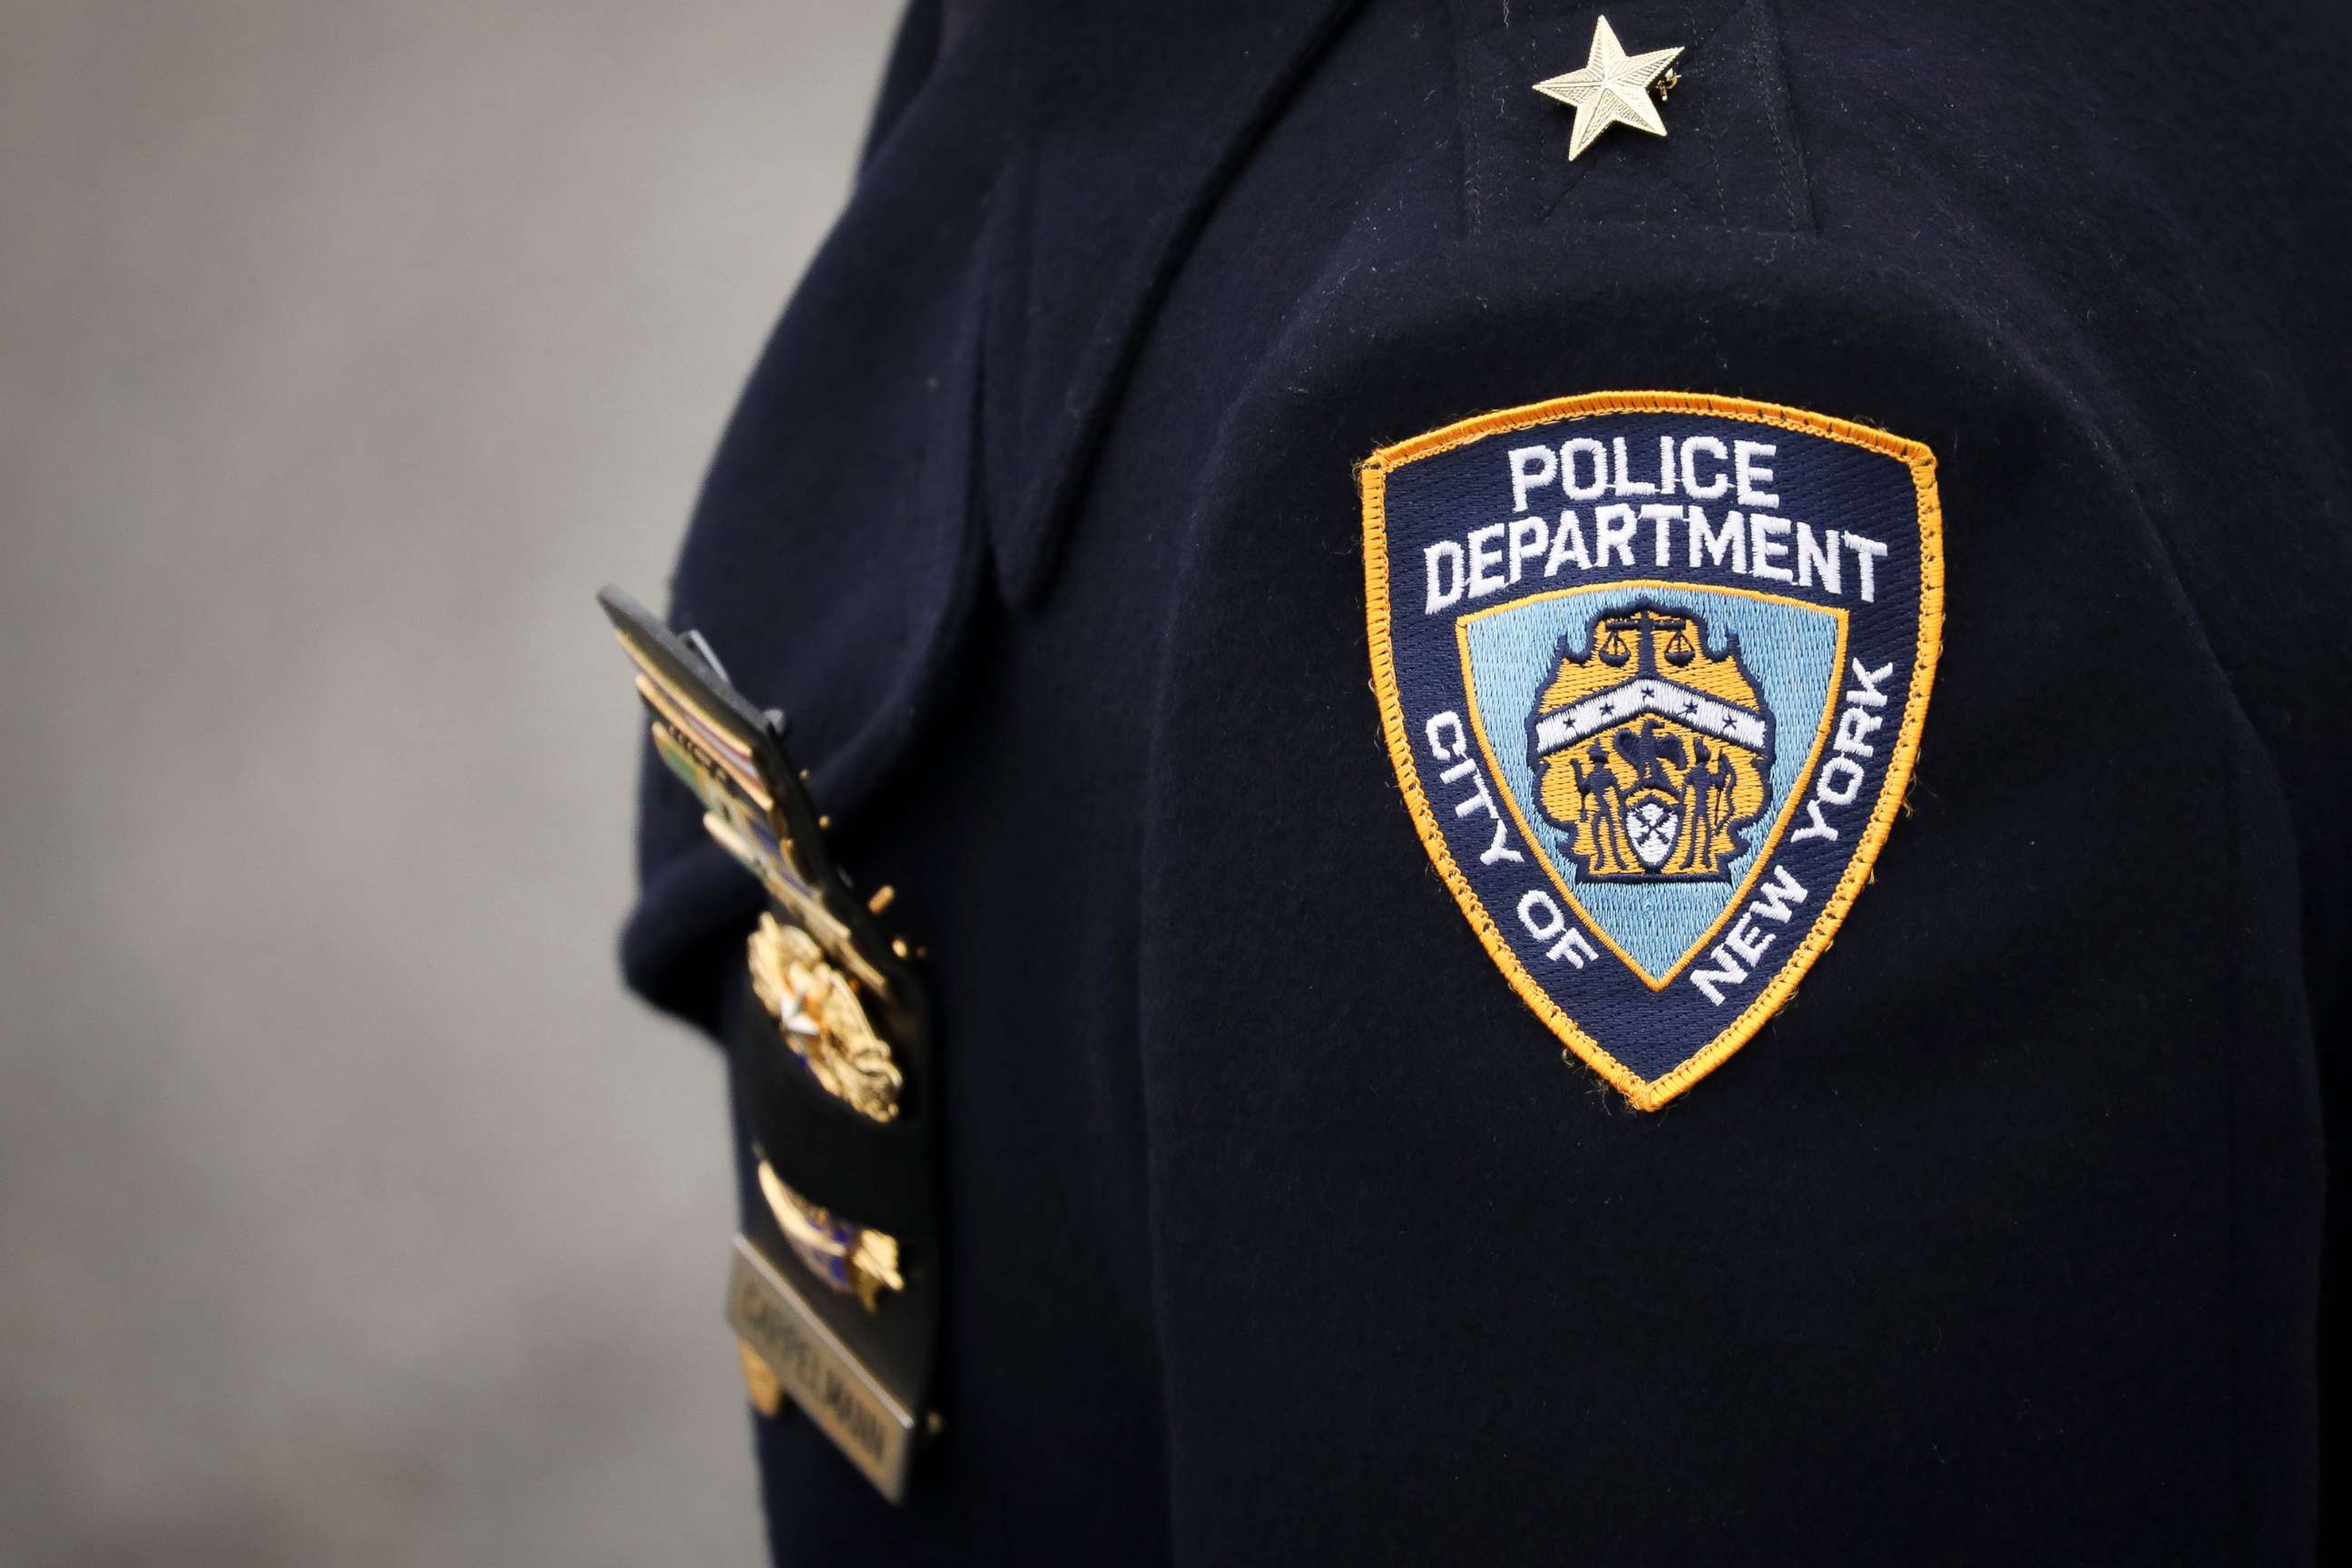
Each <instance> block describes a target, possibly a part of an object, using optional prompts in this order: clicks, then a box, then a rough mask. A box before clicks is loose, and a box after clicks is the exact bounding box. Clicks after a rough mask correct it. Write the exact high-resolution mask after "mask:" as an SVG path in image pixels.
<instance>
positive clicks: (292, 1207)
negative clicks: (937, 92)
mask: <svg viewBox="0 0 2352 1568" xmlns="http://www.w3.org/2000/svg"><path fill="white" fill-rule="evenodd" d="M892 11H893V7H891V6H889V5H884V4H881V3H879V0H876V3H873V4H864V3H859V0H831V3H824V0H782V3H778V0H764V3H761V4H757V5H743V4H739V5H712V4H709V3H707V0H682V3H679V0H673V3H671V4H667V5H620V4H599V3H593V0H577V3H572V4H553V3H546V4H520V3H512V0H468V3H464V4H459V3H457V0H384V3H383V4H377V5H317V4H302V3H299V0H242V3H238V0H218V3H215V4H172V3H169V0H114V3H111V4H101V3H97V0H82V3H73V0H8V3H7V4H6V5H5V6H0V653H5V668H4V669H0V910H5V923H0V1031H5V1034H4V1035H0V1561H5V1562H6V1563H10V1564H16V1563H100V1564H104V1563H165V1562H169V1563H205V1564H208V1563H652V1562H660V1563H673V1562H687V1561H693V1562H749V1561H751V1560H753V1559H754V1558H755V1557H756V1555H757V1553H758V1551H759V1521H758V1516H757V1508H756V1502H755V1499H754V1496H753V1491H752V1480H751V1463H750V1459H749V1456H748V1453H747V1449H746V1435H745V1428H744V1416H743V1414H742V1403H741V1398H742V1396H741V1392H740V1383H739V1381H738V1376H737V1372H736V1366H735V1356H734V1351H733V1347H732V1344H731V1342H730V1339H729V1337H728V1336H727V1334H726V1332H725V1331H724V1330H723V1329H722V1328H721V1327H720V1325H719V1289H720V1284H721V1267H722V1264H723V1260H724V1247H725V1243H726V1238H727V1235H728V1229H729V1214H728V1194H727V1188H726V1181H727V1174H726V1164H725V1144H724V1110H723V1105H722V1100H721V1082H720V1077H719V1064H718V1062H717V1060H716V1058H715V1057H714V1056H713V1055H712V1054H711V1053H710V1052H709V1050H708V1049H707V1048H705V1047H702V1046H701V1045H700V1044H699V1042H698V1041H697V1040H695V1039H693V1038H690V1037H688V1036H687V1035H685V1034H684V1033H682V1032H680V1031H678V1030H677V1029H674V1028H672V1027H670V1026H667V1025H665V1024H662V1023H660V1022H659V1021H657V1020H656V1019H655V1018H653V1017H652V1016H650V1015H648V1014H646V1012H644V1011H643V1010H642V1009H641V1008H639V1007H637V1006H636V1005H635V1004H634V1003H631V1002H629V1001H628V1000H627V999H626V998H625V996H624V994H623V993H622V992H621V990H620V988H619V986H618V984H617V982H616V981H615V979H614V971H613V961H612V949H613V939H614V929H615V926H616V923H617V921H618V919H619V917H620V915H621V913H622V912H623V910H624V907H625V901H626V898H627V887H628V876H627V863H628V844H629V816H628V805H629V794H630V773H631V769H632V766H633V763H634V760H635V752H634V749H633V747H634V741H633V737H634V735H635V733H636V732H637V731H636V725H635V720H634V716H633V704H632V700H631V699H630V697H629V695H628V688H627V679H626V677H625V668H624V665H623V663H622V659H621V656H620V654H619V652H618V651H617V649H615V648H614V646H613V645H612V642H611V640H610V638H609V637H608V636H607V635H606V634H605V632H604V628H603V624H602V621H601V619H600V618H599V616H597V613H596V610H595V607H594V605H593V603H592V602H591V595H592V594H593V590H594V589H595V588H596V586H597V585H598V584H600V583H602V582H604V581H605V580H607V579H610V580H613V581H617V582H620V583H623V584H628V585H630V586H632V587H634V588H635V589H636V590H637V591H638V592H639V593H640V594H641V595H643V596H646V597H647V598H652V599H656V600H658V598H659V597H660V595H661V593H662V590H663V585H664V574H665V572H666V568H667V561H668V559H669V555H670V552H671V551H672V550H673V548H674V546H675V543H676V541H677V534H678V531H679V529H680V527H681V524H682V521H683V519H684V515H685V512H686V510H687V508H688V504H689V502H690V500H691V499H692V496H693V491H694V489H695V485H696V483H697V480H698V476H699V473H700V470H701V468H702V465H703V463H704V461H705V459H706V458H707V457H708V455H709V450H710V448H711V446H712V444H713V442H714V440H715V438H716V437H717V434H718V431H719V425H720V422H721V420H722V419H723V418H724V417H725V415H726V412H727V409H728V406H729V405H730V402H731V401H732V398H733V396H734V394H735V392H736V389H737V387H738V385H739V384H740V380H741V378H742V376H743V374H744V373H745V372H746V371H747V370H748V368H749V366H750V363H751V356H752V355H753V353H755V352H756V350H757V348H758V346H759V343H760V341H761V338H762V336H763V335H764V333H765V331H767V328H768V327H769V325H770V323H771V321H772V318H773V316H774V314H775V312H776V310H777V309H778V307H779V305H780V304H781V302H782V300H783V298H784V297H785V295H786V294H787V293H788V292H789V290H790V288H791V286H792V284H793V280H794V279H795V278H796V277H797V276H798V274H799V272H800V271H801V269H802V268H803V265H804V264H805V262H806V259H807V258H808V255H809V253H810V251H811V249H812V248H813V247H814V245H815V244H816V243H817V241H818V239H819V238H820V237H821V235H822V233H823V231H824V227H825V226H826V225H827V224H828V222H829V221H830V220H831V217H832V216H833V214H834V212H835V210H836V209H837V208H838V206H839V205H840V203H841V201H842V200H843V198H844V196H845V193H846V190H847V186H848V181H849V174H850V170H851V166H852V160H853V157H854V153H855V149H856V142H857V138H858V136H859V133H860V132H861V131H862V129H863V123H864V116H865V112H866V103H867V100H868V99H869V97H870V95H871V93H872V91H873V89H874V85H875V83H876V81H877V79H878V75H879V71H880V63H881V57H882V52H883V49H884V47H885V45H886V42H887V32H888V29H889V27H890V26H891V24H892V22H893V20H894V17H893V15H892Z"/></svg>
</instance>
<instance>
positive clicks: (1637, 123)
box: [1536, 16, 1683, 163]
mask: <svg viewBox="0 0 2352 1568" xmlns="http://www.w3.org/2000/svg"><path fill="white" fill-rule="evenodd" d="M1682 52H1683V51H1682V48H1681V47H1680V46H1677V47H1674V48H1671V49H1653V50H1651V51H1650V52H1649V53H1648V54H1645V55H1629V54H1627V53H1626V52H1625V51H1624V49H1623V48H1622V47H1619V45H1618V42H1617V35H1616V34H1615V33H1614V32H1613V31H1612V30H1611V28H1610V26H1609V18H1608V17H1606V16H1596V17H1594V18H1593V20H1592V48H1591V52H1590V53H1588V54H1587V55H1586V56H1585V59H1584V68H1583V69H1582V70H1572V71H1570V72H1569V73H1568V74H1567V75H1565V76H1556V77H1553V78H1551V79H1549V80H1548V81H1539V82H1538V83H1536V90H1537V91H1538V92H1539V93H1542V94H1543V95H1544V96H1545V97H1546V98H1551V99H1557V100H1559V101H1560V102H1562V103H1565V104H1567V105H1568V106H1569V107H1570V108H1571V109H1573V110H1576V126H1575V128H1574V129H1573V130H1571V131H1570V132H1569V134H1568V157H1569V162H1570V163H1574V162H1575V161H1576V159H1577V157H1578V156H1579V155H1580V153H1583V151H1584V150H1585V149H1586V148H1587V147H1590V146H1591V145H1592V143H1593V142H1595V141H1596V140H1598V139H1599V138H1600V135H1601V132H1603V131H1606V130H1608V129H1609V128H1610V127H1611V126H1612V125H1630V126H1632V127H1633V129H1634V130H1636V131H1646V132H1649V133H1650V134H1651V135H1653V136H1664V134H1665V133H1666V122H1665V121H1663V120H1661V119H1659V118H1658V106H1657V104H1655V103H1652V102H1651V101H1650V95H1651V94H1652V93H1656V94H1657V95H1658V98H1659V100H1661V101H1663V100H1664V98H1665V96H1666V94H1667V93H1668V92H1669V91H1671V90H1672V89H1674V88H1675V86H1676V85H1677V84H1678V83H1679V82H1680V81H1681V80H1682V79H1681V78H1680V77H1678V76H1676V75H1675V72H1674V69H1673V67H1674V62H1675V57H1676V56H1678V55H1680V54H1681V53H1682Z"/></svg>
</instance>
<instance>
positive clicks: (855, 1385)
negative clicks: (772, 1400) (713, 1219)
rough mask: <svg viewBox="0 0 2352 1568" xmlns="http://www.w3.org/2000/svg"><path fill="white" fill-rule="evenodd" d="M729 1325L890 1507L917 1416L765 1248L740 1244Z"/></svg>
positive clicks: (901, 1491)
mask: <svg viewBox="0 0 2352 1568" xmlns="http://www.w3.org/2000/svg"><path fill="white" fill-rule="evenodd" d="M727 1323H728V1326H729V1327H730V1328H731V1329H733V1330H734V1331H736V1333H738V1334H740V1336H742V1338H743V1339H744V1340H746V1341H748V1342H750V1344H751V1348H752V1349H753V1350H755V1351H758V1352H760V1354H761V1357H762V1358H764V1359H765V1360H766V1362H767V1363H768V1365H769V1366H770V1367H771V1368H772V1369H773V1370H774V1372H775V1374H776V1381H777V1382H778V1383H780V1384H782V1385H783V1389H784V1392H785V1393H786V1394H791V1395H792V1398H793V1404H795V1405H799V1406H800V1407H801V1410H802V1411H803V1413H804V1414H805V1415H807V1416H808V1418H809V1419H810V1420H812V1421H814V1422H815V1423H816V1425H817V1429H818V1430H819V1431H821V1432H823V1433H824V1435H825V1436H828V1437H830V1438H832V1439H833V1446H834V1447H836V1448H839V1449H840V1450H841V1451H842V1453H843V1454H844V1455H845V1456H846V1457H847V1458H848V1459H849V1461H850V1463H852V1464H854V1465H856V1467H857V1468H859V1469H860V1470H862V1471H864V1472H865V1475H866V1479H867V1480H869V1481H872V1482H873V1483H874V1485H875V1487H876V1489H877V1490H879V1491H880V1492H881V1494H882V1495H883V1496H884V1497H886V1498H887V1499H889V1500H891V1501H892V1502H894V1503H896V1502H901V1501H904V1500H905V1499H906V1495H907V1472H908V1468H909V1467H910V1465H911V1463H912V1461H913V1459H914V1457H915V1426H916V1420H915V1415H914V1412H912V1411H910V1410H908V1408H907V1407H906V1406H905V1405H901V1404H900V1403H899V1402H898V1400H896V1399H894V1398H892V1397H891V1395H890V1393H889V1391H888V1390H887V1389H885V1388H884V1387H883V1386H882V1384H880V1383H879V1382H877V1380H876V1379H875V1377H874V1375H873V1373H870V1372H868V1371H867V1370H866V1367H865V1365H864V1364H863V1363H860V1362H859V1361H858V1359H857V1358H856V1356H855V1355H853V1354H851V1353H850V1351H849V1348H848V1347H847V1346H846V1345H845V1344H843V1343H842V1342H841V1340H840V1338H839V1336H837V1335H836V1334H835V1333H834V1331H832V1330H831V1329H829V1328H827V1327H826V1326H825V1324H824V1319H823V1318H821V1317H819V1316H818V1315H817V1313H816V1311H815V1310H814V1308H812V1307H811V1306H810V1305H809V1303H808V1302H807V1301H806V1300H803V1299H802V1296H801V1293H800V1292H799V1291H798V1290H797V1289H794V1288H793V1284H792V1282H791V1281H790V1280H788V1279H785V1278H784V1276H783V1275H782V1273H781V1272H779V1271H778V1270H777V1268H775V1266H774V1265H772V1264H771V1263H770V1262H769V1261H768V1260H767V1258H764V1257H762V1256H761V1253H760V1249H759V1248H758V1247H754V1246H752V1245H751V1242H750V1241H748V1240H746V1239H745V1238H744V1237H740V1236H739V1237H736V1238H735V1257H734V1262H733V1264H732V1266H731V1267H730V1269H729V1271H728V1276H727Z"/></svg>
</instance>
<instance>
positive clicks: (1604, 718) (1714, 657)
mask: <svg viewBox="0 0 2352 1568" xmlns="http://www.w3.org/2000/svg"><path fill="white" fill-rule="evenodd" d="M1360 484H1361V489H1362V495H1363V507H1364V579H1365V597H1366V605H1367V617H1368V621H1369V626H1370V642H1371V656H1372V679H1373V686H1374V689H1375V690H1376V691H1377V693H1378V695H1379V698H1380V705H1381V722H1382V725H1383V728H1384V730H1385V731H1386V734H1387V740H1388V746H1389V754H1390V757H1391V761H1393V763H1395V765H1396V771H1397V778H1398V782H1399V783H1400V784H1402V787H1403V792H1404V797H1405V802H1406V805H1408V807H1409V808H1410V809H1411V811H1412V817H1413V820H1414V823H1415V824H1416V826H1418V828H1419V830H1420V834H1421V837H1422V841H1423V844H1424V845H1425V846H1426V847H1428V850H1429V853H1430V857H1431V858H1432V859H1433V860H1434V861H1435V862H1436V866H1437V869H1438V872H1439V874H1440V876H1442V877H1443V878H1444V880H1445V883H1446V885H1447V886H1448V887H1449V888H1450V889H1452V890H1453V893H1454V899H1455V900H1456V901H1457V902H1459V903H1460V905H1461V907H1462V911H1463V913H1464V914H1465V915H1466V916H1468V917H1469V921H1470V924H1471V926H1472V928H1473V929H1474V930H1475V931H1476V932H1477V934H1478V936H1479V939H1480V940H1481V941H1482V942H1484V943H1485V945H1486V951H1487V952H1489V953H1490V954H1491V955H1492V956H1493V957H1494V960H1495V962H1496V964H1498V965H1499V966H1500V967H1501V968H1502V971H1503V973H1504V975H1505V976H1506V977H1507V979H1508V980H1509V981H1510V983H1511V984H1512V986H1513V987H1514V988H1515V989H1516V990H1517V992H1518V994H1519V995H1520V996H1521V997H1522V998H1523V999H1525V1001H1526V1002H1527V1003H1528V1005H1529V1006H1530V1007H1531V1008H1533V1009H1534V1010H1535V1012H1536V1013H1537V1015H1538V1016H1540V1017H1541V1018H1542V1019H1543V1020H1544V1021H1545V1022H1546V1023H1547V1024H1549V1026H1551V1028H1552V1030H1553V1031H1554V1032H1555V1033H1556V1034H1558V1035H1559V1037H1560V1038H1561V1040H1562V1041H1564V1042H1565V1043H1566V1045H1567V1046H1568V1047H1569V1048H1570V1050H1573V1051H1574V1052H1575V1053H1576V1054H1577V1055H1578V1056H1579V1057H1580V1058H1582V1059H1583V1060H1584V1061H1586V1062H1587V1063H1589V1064H1591V1067H1592V1068H1594V1069H1595V1070H1596V1071H1598V1072H1599V1073H1601V1076H1602V1077H1603V1078H1605V1079H1608V1080H1609V1081H1610V1082H1611V1083H1612V1084H1614V1085H1616V1086H1617V1088H1619V1089H1622V1090H1623V1091H1624V1093H1625V1095H1626V1096H1627V1098H1628V1099H1630V1100H1632V1101H1633V1103H1634V1104H1635V1105H1636V1106H1638V1107H1640V1108H1642V1109H1643V1110H1655V1109H1656V1108H1657V1107H1659V1106H1661V1105H1664V1103H1665V1102H1666V1101H1667V1100H1672V1099H1673V1098H1674V1097H1675V1095H1677V1094H1680V1093H1681V1092H1682V1091H1683V1090H1684V1089H1687V1088H1689V1087H1690V1086H1691V1085H1692V1084H1693V1083H1695V1082H1696V1081H1697V1080H1698V1079H1701V1078H1703V1077H1705V1076H1706V1074H1707V1073H1708V1072H1710V1071H1711V1070H1713V1069H1714V1068H1716V1067H1717V1066H1718V1065H1720V1064H1721V1062H1722V1061H1723V1060H1724V1059H1725V1058H1727V1057H1728V1056H1730V1054H1731V1053H1732V1052H1734V1051H1736V1050H1738V1048H1739V1047H1740V1046H1742V1045H1743V1044H1745V1043H1746V1042H1747V1041H1748V1039H1749V1038H1750V1037H1752V1036H1753V1035H1754V1034H1755V1033H1756V1031H1757V1030H1758V1029H1759V1028H1760V1027H1762V1026H1763V1024H1764V1022H1765V1020H1767V1019H1768V1018H1769V1017H1770V1016H1772V1014H1773V1012H1774V1011H1775V1010H1776V1009H1777V1008H1778V1007H1779V1006H1780V1005H1781V1003H1783V1002H1785V1001H1786V1000H1787V999H1788V997H1789V994H1790V992H1791V991H1793V990H1794V989H1795V987H1796V984H1797V982H1798V981H1799V980H1800V979H1801V978H1802V977H1803V975H1804V973H1805V972H1806V971H1807V970H1808V969H1809V968H1810V967H1811V964H1812V963H1813V961H1814V960H1815V959H1816V958H1818V957H1819V956H1820V955H1821V953H1822V952H1823V951H1824V950H1825V949H1826V948H1827V947H1828V946H1829V944H1830V941H1831V938H1832V937H1833V936H1834V935H1835V934H1836V931H1837V928H1838V925H1839V923H1840V921H1843V919H1844V917H1845V913H1846V910H1847V909H1848V907H1849V906H1850V905H1851V904H1852V903H1853V898H1854V895H1855V893H1856V892H1857V891H1859V890H1860V889H1861V887H1862V885H1863V884H1864V882H1865V881H1866V880H1867V879H1868V878H1869V875H1870V868H1871V864H1872V862H1873V861H1874V859H1875V858H1877V855H1878V851H1879V848H1880V847H1881V846H1882V845H1883V844H1884V843H1885V839H1886V835H1887V832H1888V830H1889V828H1890V827H1891V826H1892V825H1893V821H1894V818H1895V813H1896V812H1897V810H1898V809H1899V808H1900V806H1901V804H1902V799H1903V791H1904V787H1905V784H1906V783H1907V781H1908V780H1909V777H1910V773H1911V764H1912V762H1913V759H1914V758H1915V756H1916V753H1917V751H1918V744H1919V731H1920V726H1921V724H1922V722H1923V721H1925V719H1926V716H1927V696H1928V690H1929V687H1930V684H1931V682H1932V680H1933V678H1934V674H1935V666H1936V656H1937V649H1938V646H1939V638H1940V636H1941V628H1942V618H1943V561H1942V532H1941V514H1940V511H1939V510H1938V507H1937V498H1936V480H1935V459H1934V458H1933V456H1932V455H1931V454H1930V453H1929V452H1928V450H1927V448H1926V447H1923V446H1920V445H1919V444H1918V443H1916V442H1913V441H1906V440H1904V439H1902V438H1901V437H1895V436H1890V435H1888V434H1886V433H1885V432H1884V431H1880V430H1874V429H1871V428H1868V427H1866V426H1859V425H1852V424H1848V423H1846V422H1844V421H1843V420H1838V419H1832V418H1829V417H1826V416H1822V415H1818V414H1809V413H1805V412H1803V411H1801V410H1798V409H1793V408H1783V407H1779V406H1776V405H1771V404H1763V403H1750V402H1747V401H1744V400H1740V399H1735V398H1722V397H1706V396H1700V395H1690V394H1683V393H1659V392H1640V393H1594V394H1590V395H1583V396H1578V397H1568V398H1561V399H1559V400H1557V401H1554V402H1550V403H1542V404H1536V405H1529V406H1527V407H1523V408H1513V409H1506V410H1504V411H1502V412H1500V413H1496V414H1489V415H1484V416H1479V417H1477V418H1475V419H1469V420H1465V421H1463V422H1462V423H1460V424H1456V425H1450V426H1445V427H1444V428H1443V429H1439V430H1433V431H1431V432H1429V433H1428V434H1426V435H1423V436H1419V437H1414V438H1412V440H1409V441H1404V442H1401V443H1399V444H1398V445H1396V446H1392V447H1384V448H1383V449H1381V451H1379V452H1377V453H1375V454H1373V456H1372V457H1371V458H1370V460H1368V461H1367V462H1366V463H1365V464H1364V466H1363V468H1362V469H1361V470H1360Z"/></svg>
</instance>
